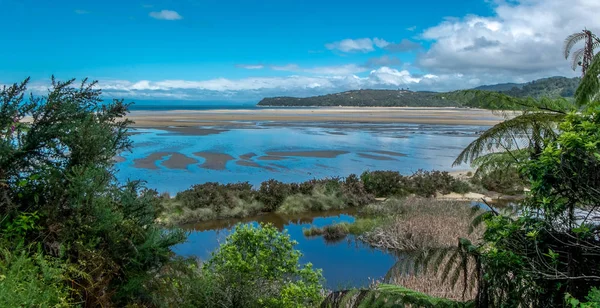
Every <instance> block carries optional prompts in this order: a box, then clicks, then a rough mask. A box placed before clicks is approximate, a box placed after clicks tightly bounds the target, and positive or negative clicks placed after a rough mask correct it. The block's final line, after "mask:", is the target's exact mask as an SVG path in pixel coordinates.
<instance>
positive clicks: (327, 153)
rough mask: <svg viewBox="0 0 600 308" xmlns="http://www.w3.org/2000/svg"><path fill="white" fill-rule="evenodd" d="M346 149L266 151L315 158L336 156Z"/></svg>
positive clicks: (272, 154)
mask: <svg viewBox="0 0 600 308" xmlns="http://www.w3.org/2000/svg"><path fill="white" fill-rule="evenodd" d="M348 153H350V152H348V151H326V150H323V151H289V152H267V155H269V156H295V157H316V158H336V157H338V156H340V155H342V154H348Z"/></svg>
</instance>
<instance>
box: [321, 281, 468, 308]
mask: <svg viewBox="0 0 600 308" xmlns="http://www.w3.org/2000/svg"><path fill="white" fill-rule="evenodd" d="M352 295H353V296H357V295H356V294H352ZM346 303H347V304H346V305H347V306H344V307H359V308H362V307H365V308H367V307H368V308H372V307H406V306H409V307H475V303H474V302H473V301H469V302H459V301H452V300H448V299H445V298H439V297H434V296H430V295H427V294H424V293H421V292H417V291H413V290H410V289H407V288H405V287H402V286H397V285H389V284H381V285H379V286H378V287H377V289H375V290H370V291H366V292H364V294H361V298H360V299H357V300H356V301H355V303H354V304H350V301H347V302H346ZM324 304H325V305H321V306H322V307H328V306H327V303H324ZM338 307H342V306H341V305H340V306H338Z"/></svg>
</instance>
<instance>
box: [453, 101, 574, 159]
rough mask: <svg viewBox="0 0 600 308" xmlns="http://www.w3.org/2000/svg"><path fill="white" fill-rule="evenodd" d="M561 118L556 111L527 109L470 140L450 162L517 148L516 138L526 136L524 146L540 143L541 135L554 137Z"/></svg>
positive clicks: (561, 114)
mask: <svg viewBox="0 0 600 308" xmlns="http://www.w3.org/2000/svg"><path fill="white" fill-rule="evenodd" d="M564 117H565V114H564V113H558V112H529V113H523V114H522V115H520V116H517V117H515V118H512V119H509V120H506V121H504V122H501V123H498V124H496V125H495V126H493V127H492V128H490V129H488V130H487V131H485V132H484V133H483V134H482V135H481V136H479V138H477V139H476V140H475V141H473V142H471V143H470V144H469V145H468V146H467V147H466V148H465V149H464V150H463V151H462V152H461V153H460V154H459V155H458V157H457V158H456V160H455V161H454V163H453V165H454V166H456V165H460V164H462V163H470V162H472V161H473V160H475V159H477V158H478V157H480V156H483V155H485V154H489V153H493V152H496V151H498V150H502V151H511V150H521V149H520V148H519V143H520V141H519V140H522V139H523V138H525V139H527V143H528V144H527V147H534V146H536V145H540V144H541V142H542V141H543V139H544V138H548V137H555V136H556V132H555V131H554V129H555V126H556V123H558V122H560V121H561V120H562V119H564Z"/></svg>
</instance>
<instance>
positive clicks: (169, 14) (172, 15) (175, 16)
mask: <svg viewBox="0 0 600 308" xmlns="http://www.w3.org/2000/svg"><path fill="white" fill-rule="evenodd" d="M148 15H150V17H152V18H155V19H162V20H180V19H183V17H182V16H181V15H179V13H177V12H175V11H170V10H162V11H160V12H150V14H148Z"/></svg>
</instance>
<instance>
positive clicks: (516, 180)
mask: <svg viewBox="0 0 600 308" xmlns="http://www.w3.org/2000/svg"><path fill="white" fill-rule="evenodd" d="M471 181H472V182H473V183H474V184H477V185H481V187H483V188H484V189H486V190H489V191H495V192H499V193H506V194H514V193H519V192H521V193H522V192H523V187H524V186H525V185H526V183H525V180H523V179H522V178H521V176H520V175H519V172H518V171H517V169H516V168H508V169H495V170H493V171H490V172H487V173H477V174H475V176H474V177H473V178H472V179H471Z"/></svg>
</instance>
